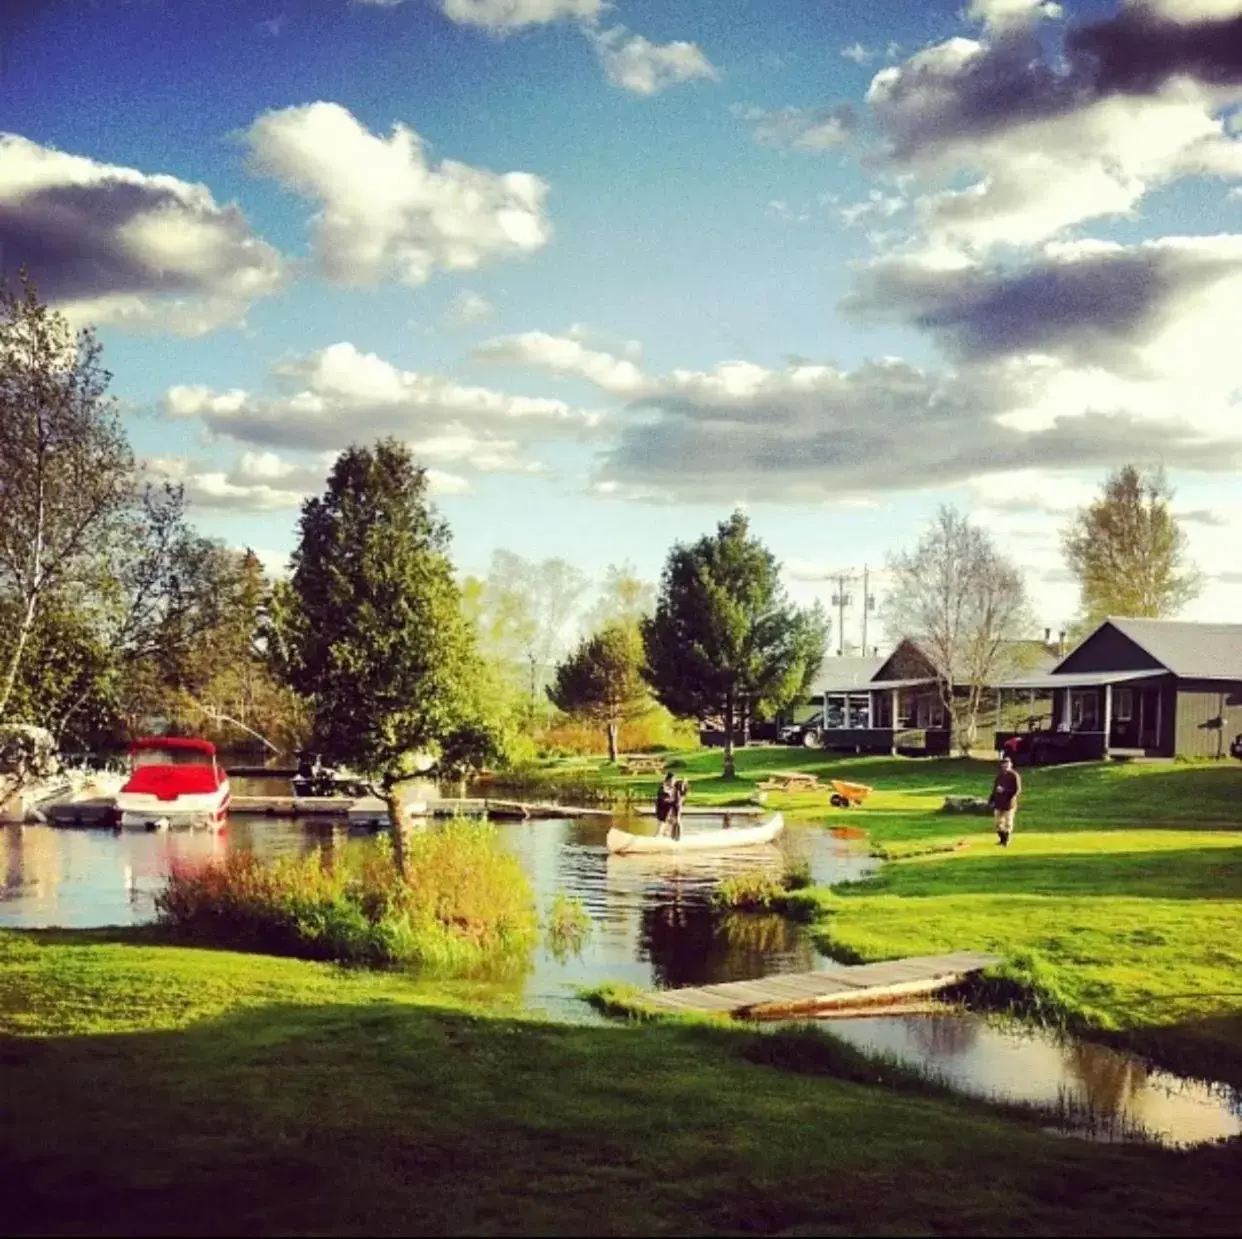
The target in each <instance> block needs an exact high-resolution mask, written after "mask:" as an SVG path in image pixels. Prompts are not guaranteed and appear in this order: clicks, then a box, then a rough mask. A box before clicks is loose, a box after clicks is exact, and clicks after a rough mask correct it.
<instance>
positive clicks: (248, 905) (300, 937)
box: [156, 821, 536, 973]
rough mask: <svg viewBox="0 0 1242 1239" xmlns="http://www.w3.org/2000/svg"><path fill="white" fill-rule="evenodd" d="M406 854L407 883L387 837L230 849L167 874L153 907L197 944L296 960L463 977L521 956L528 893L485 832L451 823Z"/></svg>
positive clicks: (530, 911)
mask: <svg viewBox="0 0 1242 1239" xmlns="http://www.w3.org/2000/svg"><path fill="white" fill-rule="evenodd" d="M407 852H408V866H407V872H408V874H409V877H408V879H405V880H403V879H402V877H401V875H400V872H399V871H398V868H397V865H396V863H395V860H394V858H393V854H392V847H391V843H390V840H389V839H388V838H387V837H386V836H381V838H380V839H379V840H378V841H377V846H375V847H373V848H368V849H367V850H365V851H363V850H361V849H359V850H357V851H349V852H346V853H345V854H343V855H336V856H332V855H327V854H324V853H319V852H316V853H313V854H311V855H309V856H303V857H297V858H288V857H286V858H281V859H279V860H275V861H262V860H260V859H258V858H257V857H255V856H254V855H253V854H251V853H249V852H232V853H229V854H228V855H227V856H226V857H224V858H223V859H222V860H213V861H209V862H207V863H206V864H203V865H196V866H192V867H190V866H177V867H176V868H174V870H173V872H172V873H171V874H170V876H169V878H168V883H167V885H166V886H165V888H164V890H163V891H161V893H160V894H159V895H158V896H157V897H156V909H157V911H158V913H159V917H160V920H161V921H162V922H163V923H164V924H167V925H169V926H171V927H173V928H174V929H177V930H179V931H181V932H182V933H184V934H186V935H187V936H189V937H191V938H194V939H195V940H198V941H204V942H210V943H212V944H213V945H220V946H228V947H234V948H241V949H247V950H257V951H265V952H268V953H271V954H276V955H293V956H297V957H300V958H304V959H325V960H336V961H338V962H342V963H356V964H371V965H382V964H396V963H413V964H416V965H418V966H420V967H421V968H424V969H427V970H429V971H433V972H437V973H461V972H468V971H470V970H472V969H474V968H476V967H479V966H481V965H483V964H485V963H488V962H491V961H493V960H495V959H496V958H498V957H504V956H506V955H512V954H516V953H519V952H521V951H524V950H527V949H529V947H530V945H531V944H532V943H533V941H534V939H535V934H536V917H535V906H534V896H533V894H532V892H531V888H530V883H529V882H528V881H527V879H526V876H525V874H524V873H523V872H522V870H521V866H520V864H519V863H518V861H517V859H516V857H514V856H512V855H511V854H510V853H509V852H507V851H506V850H505V849H504V848H503V846H502V845H501V843H500V840H499V837H498V836H497V834H496V831H495V829H494V828H493V827H491V826H488V825H480V824H476V823H468V822H458V821H454V822H450V823H449V824H447V825H446V826H445V827H444V828H443V829H442V830H436V831H428V832H426V833H421V834H415V835H413V836H411V837H410V839H409V841H408V843H407Z"/></svg>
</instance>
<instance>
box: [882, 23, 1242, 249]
mask: <svg viewBox="0 0 1242 1239" xmlns="http://www.w3.org/2000/svg"><path fill="white" fill-rule="evenodd" d="M1037 10H1038V6H1036V5H1034V4H1026V3H1024V2H1023V0H983V2H982V3H977V4H976V5H975V6H974V7H973V8H972V10H971V13H972V15H974V16H977V17H982V18H985V19H987V20H989V21H990V23H991V24H990V25H989V27H988V30H987V35H986V37H984V38H981V39H966V38H952V39H949V40H946V41H945V42H943V43H940V44H937V45H935V46H932V47H929V48H924V49H923V50H921V51H919V52H918V53H916V54H915V55H913V56H911V57H910V58H909V59H907V60H906V61H905V62H904V63H903V64H901V65H895V66H891V67H889V68H886V69H883V70H881V71H880V72H879V73H877V74H876V75H875V77H874V78H873V79H872V83H871V86H870V88H869V90H868V94H867V99H868V103H869V104H870V106H871V111H872V115H873V117H874V119H875V121H876V123H877V125H878V127H879V130H880V132H881V133H882V134H883V135H884V137H885V139H886V146H885V149H884V156H885V158H886V159H887V161H888V163H889V165H890V166H895V167H898V168H901V169H904V170H906V171H908V172H913V173H915V174H917V175H918V177H919V178H920V180H921V182H922V185H923V187H924V189H925V190H926V191H927V192H925V194H924V196H922V197H921V198H920V199H919V200H918V204H917V205H918V210H919V214H920V218H921V221H922V224H923V227H924V229H925V232H926V235H927V237H928V239H929V241H931V242H932V243H934V244H940V245H959V246H966V247H970V248H972V249H976V250H985V249H988V248H991V247H994V246H999V245H1006V244H1017V245H1029V244H1034V243H1036V242H1038V241H1041V240H1043V239H1044V238H1046V237H1051V236H1055V235H1057V234H1058V233H1060V232H1062V231H1064V230H1065V229H1067V228H1070V227H1073V226H1074V225H1077V224H1081V223H1083V222H1085V221H1088V220H1092V219H1100V218H1108V217H1124V216H1130V215H1133V214H1134V213H1135V211H1136V210H1137V208H1138V205H1139V203H1140V202H1141V200H1142V199H1143V198H1144V196H1145V195H1146V194H1148V193H1150V192H1151V191H1152V190H1153V189H1156V188H1158V187H1160V186H1162V185H1166V184H1168V183H1170V182H1172V181H1175V180H1177V179H1179V178H1182V177H1187V176H1219V177H1227V178H1231V177H1239V176H1242V144H1239V143H1238V142H1236V141H1235V140H1233V139H1232V137H1231V135H1230V133H1229V131H1228V128H1227V122H1228V115H1229V108H1228V105H1229V104H1231V103H1233V102H1238V101H1242V60H1240V59H1239V58H1238V56H1237V54H1236V50H1235V51H1230V50H1229V48H1230V43H1231V41H1232V43H1233V46H1234V47H1235V48H1236V46H1237V45H1238V39H1239V37H1242V31H1239V30H1238V29H1236V28H1235V26H1229V25H1224V24H1222V23H1221V22H1220V21H1216V22H1215V23H1213V22H1207V23H1206V24H1204V22H1199V23H1197V24H1193V23H1192V24H1186V25H1181V24H1176V23H1174V24H1168V22H1167V21H1166V23H1165V24H1164V25H1159V24H1157V25H1153V24H1152V23H1153V22H1156V21H1157V18H1158V17H1159V15H1156V16H1152V15H1151V13H1150V12H1149V11H1147V10H1144V13H1145V14H1146V15H1142V14H1139V13H1138V11H1137V10H1134V9H1127V10H1123V11H1122V12H1121V13H1120V14H1119V15H1118V16H1116V17H1114V18H1110V19H1107V20H1105V21H1102V22H1097V23H1095V24H1094V25H1082V26H1077V27H1072V28H1070V29H1069V30H1068V31H1067V33H1066V37H1065V40H1064V46H1063V47H1062V48H1061V49H1059V50H1057V49H1054V50H1051V51H1050V50H1046V49H1045V47H1044V46H1043V45H1042V44H1041V43H1040V42H1039V41H1037V40H1036V39H1035V38H1034V37H1033V36H1032V35H1031V34H1030V33H1029V32H1028V31H1026V30H1025V29H1023V28H1022V23H1023V22H1024V21H1025V20H1026V17H1025V16H1023V15H1024V14H1025V15H1027V16H1030V15H1031V14H1036V15H1038V12H1037ZM965 176H969V177H970V181H969V183H967V184H966V185H965V186H963V185H962V183H961V182H962V179H963V177H965ZM938 179H939V180H941V183H942V184H941V187H937V185H936V181H937V180H938ZM945 181H947V184H945V183H944V182H945Z"/></svg>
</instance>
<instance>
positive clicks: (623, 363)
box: [473, 331, 647, 397]
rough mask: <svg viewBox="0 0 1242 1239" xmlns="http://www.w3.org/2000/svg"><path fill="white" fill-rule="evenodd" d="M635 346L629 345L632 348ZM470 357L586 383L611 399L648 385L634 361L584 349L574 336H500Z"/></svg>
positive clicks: (540, 333) (636, 392)
mask: <svg viewBox="0 0 1242 1239" xmlns="http://www.w3.org/2000/svg"><path fill="white" fill-rule="evenodd" d="M635 344H636V342H634V341H631V345H635ZM631 351H632V352H633V353H635V354H637V352H638V349H637V348H636V347H634V348H632V349H631ZM473 356H474V357H476V358H477V359H479V360H480V361H494V362H509V363H511V364H514V365H520V366H528V367H530V368H531V369H535V370H542V371H544V372H545V373H548V374H555V375H560V376H562V377H572V378H582V379H586V380H587V381H588V382H590V383H593V384H595V386H596V387H598V388H599V389H600V390H601V391H605V392H608V393H609V394H610V395H614V396H629V397H633V396H637V395H640V394H642V392H643V391H644V390H645V388H646V384H647V380H646V379H645V378H644V377H643V373H642V371H641V370H640V369H639V368H638V366H637V365H635V364H634V361H633V360H631V359H629V358H621V357H616V356H614V355H613V354H611V353H606V352H603V351H601V350H599V349H591V348H587V347H586V346H585V345H584V344H583V343H582V341H581V340H580V339H578V338H575V337H574V336H573V335H569V336H553V335H549V334H548V333H547V332H544V331H526V332H522V333H521V334H520V335H515V336H499V337H497V338H496V339H494V340H489V341H487V342H486V343H485V344H482V345H480V346H479V347H478V348H476V349H475V350H474V353H473Z"/></svg>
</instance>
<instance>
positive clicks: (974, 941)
mask: <svg viewBox="0 0 1242 1239" xmlns="http://www.w3.org/2000/svg"><path fill="white" fill-rule="evenodd" d="M678 760H680V761H681V763H682V765H681V767H680V768H681V769H684V770H685V771H686V772H687V774H688V777H689V778H691V780H692V781H693V792H692V803H693V802H696V801H697V802H700V803H713V802H716V801H718V800H720V799H724V798H725V797H727V796H733V797H737V798H739V799H741V798H745V797H747V796H749V795H751V794H752V793H753V790H754V785H755V784H756V783H758V782H760V781H762V779H763V778H764V777H765V774H766V772H767V771H769V770H773V769H800V770H806V771H811V772H813V773H815V774H818V775H819V776H820V778H821V781H824V780H827V779H830V778H841V779H845V780H847V781H849V782H860V783H867V784H869V785H871V786H872V787H873V788H874V792H873V794H872V795H871V796H870V797H869V798H868V800H867V801H866V802H865V804H864V805H863V806H861V807H860V808H856V809H849V810H842V809H834V808H832V807H830V806H829V805H828V803H827V796H826V795H818V794H813V793H812V794H808V793H790V794H779V793H773V794H770V795H769V796H768V797H767V800H766V804H767V805H768V806H770V807H772V808H779V809H781V810H783V811H784V812H785V813H786V815H787V816H788V817H789V818H790V819H791V820H795V821H797V820H802V821H807V822H815V823H822V824H824V825H826V826H845V825H848V826H850V827H853V828H855V829H858V830H861V831H864V832H866V835H867V837H868V840H869V843H870V846H871V848H872V850H873V851H875V852H876V853H878V854H880V855H882V856H885V857H887V858H889V859H890V861H891V862H894V863H889V864H888V865H886V866H885V868H884V869H883V871H882V872H881V874H880V876H879V877H878V878H877V879H876V880H874V881H870V882H866V883H862V884H859V885H856V886H854V887H850V888H838V889H837V890H836V891H833V892H828V891H818V892H814V893H813V898H814V899H815V900H816V901H817V904H818V909H817V910H818V912H819V915H820V916H821V918H823V919H822V922H821V924H820V925H819V926H818V927H817V932H818V934H819V936H820V940H821V943H822V945H824V946H825V947H826V948H827V949H829V950H830V951H832V952H833V953H834V954H836V955H838V956H839V957H841V958H844V959H849V960H857V961H862V960H873V959H886V958H895V957H900V956H904V955H921V954H930V953H936V952H940V951H949V950H960V949H978V950H993V951H996V952H998V953H1000V954H1001V955H1003V956H1005V957H1006V959H1007V960H1008V961H1010V967H1009V969H1008V973H1009V974H1010V976H1012V977H1013V978H1017V979H1018V980H1020V981H1021V983H1022V984H1023V986H1024V987H1025V988H1027V989H1028V990H1032V991H1034V992H1035V995H1036V996H1037V997H1038V998H1039V999H1040V1001H1041V1003H1042V1006H1043V1009H1044V1010H1045V1011H1046V1012H1048V1013H1050V1014H1056V1015H1057V1016H1058V1017H1059V1018H1064V1019H1066V1020H1067V1022H1069V1023H1070V1024H1072V1025H1074V1026H1076V1027H1078V1028H1080V1029H1084V1030H1092V1031H1096V1032H1102V1033H1104V1034H1107V1035H1109V1036H1110V1037H1111V1038H1113V1039H1115V1040H1118V1041H1122V1042H1125V1043H1127V1044H1129V1045H1132V1046H1134V1047H1135V1048H1139V1049H1142V1050H1143V1051H1145V1052H1147V1053H1149V1054H1152V1055H1154V1056H1155V1057H1157V1058H1159V1059H1160V1060H1162V1061H1164V1062H1166V1063H1168V1064H1169V1065H1173V1066H1177V1067H1180V1068H1182V1069H1184V1070H1190V1071H1195V1072H1198V1073H1200V1074H1203V1075H1206V1076H1208V1077H1209V1078H1214V1079H1225V1080H1229V1081H1231V1082H1233V1083H1236V1084H1239V1085H1242V763H1238V762H1214V763H1204V764H1190V763H1180V762H1135V763H1128V764H1127V763H1113V764H1109V765H1104V764H1102V763H1093V764H1076V765H1066V766H1045V767H1037V768H1026V769H1023V770H1022V772H1021V773H1022V778H1023V783H1024V790H1023V796H1022V801H1021V805H1020V808H1019V811H1018V828H1017V832H1016V834H1015V836H1014V840H1013V843H1012V844H1011V846H1010V847H1009V848H1008V849H1007V850H1005V851H1002V850H1001V849H1000V848H998V847H997V846H996V839H995V836H994V835H993V834H992V833H991V829H990V828H991V822H990V818H988V817H986V816H985V817H977V816H973V815H959V814H947V813H944V812H942V811H941V806H942V805H943V803H944V798H945V796H949V795H977V796H984V797H986V796H987V794H988V792H989V790H990V787H991V780H992V777H993V774H994V771H995V768H996V766H995V763H994V762H992V761H984V760H971V759H963V758H932V759H909V758H891V757H844V756H840V755H834V754H827V753H822V752H817V751H808V750H802V749H786V748H755V749H743V750H739V752H738V754H737V767H738V777H737V779H735V780H732V781H726V780H724V779H722V778H721V777H720V768H721V764H722V762H721V754H720V752H719V751H718V750H712V751H706V750H704V751H699V752H697V753H693V754H683V755H680V756H679V758H678ZM605 777H610V776H608V775H605ZM649 782H650V781H649ZM650 786H651V789H652V791H653V793H654V786H655V785H654V782H650ZM794 898H795V899H797V900H798V901H799V902H802V903H805V900H806V898H807V896H806V894H805V893H799V894H798V895H796V896H795V897H794Z"/></svg>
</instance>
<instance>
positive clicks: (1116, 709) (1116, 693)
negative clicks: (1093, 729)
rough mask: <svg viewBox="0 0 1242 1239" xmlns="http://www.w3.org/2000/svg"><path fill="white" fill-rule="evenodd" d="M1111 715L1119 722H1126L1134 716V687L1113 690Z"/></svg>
mask: <svg viewBox="0 0 1242 1239" xmlns="http://www.w3.org/2000/svg"><path fill="white" fill-rule="evenodd" d="M1113 717H1114V718H1116V720H1117V721H1118V722H1119V723H1128V722H1129V721H1130V720H1131V719H1132V718H1133V717H1134V689H1132V688H1115V689H1114V690H1113Z"/></svg>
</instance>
